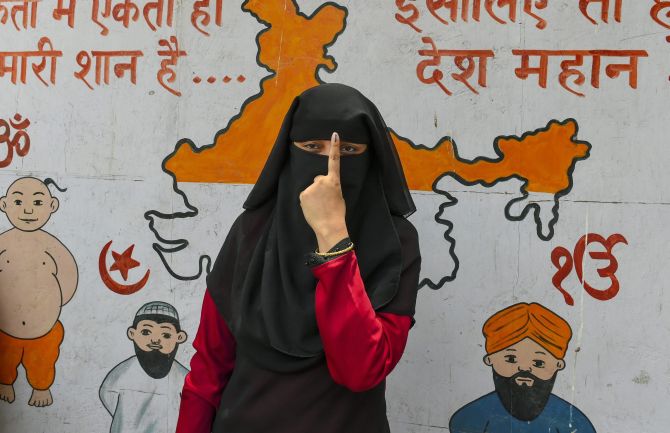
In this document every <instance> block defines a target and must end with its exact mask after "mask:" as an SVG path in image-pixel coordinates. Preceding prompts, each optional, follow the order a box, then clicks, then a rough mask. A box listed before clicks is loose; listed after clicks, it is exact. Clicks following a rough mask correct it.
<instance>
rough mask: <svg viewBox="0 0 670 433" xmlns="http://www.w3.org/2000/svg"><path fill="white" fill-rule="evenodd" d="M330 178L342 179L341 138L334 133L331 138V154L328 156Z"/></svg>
mask: <svg viewBox="0 0 670 433" xmlns="http://www.w3.org/2000/svg"><path fill="white" fill-rule="evenodd" d="M328 176H333V177H335V178H337V179H339V178H340V136H339V135H338V133H337V132H333V135H332V136H331V137H330V154H329V155H328Z"/></svg>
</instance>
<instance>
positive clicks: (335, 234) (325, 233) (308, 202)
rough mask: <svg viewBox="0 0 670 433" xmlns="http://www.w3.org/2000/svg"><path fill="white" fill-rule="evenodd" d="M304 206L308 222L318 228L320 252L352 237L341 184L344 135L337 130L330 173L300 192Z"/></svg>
mask: <svg viewBox="0 0 670 433" xmlns="http://www.w3.org/2000/svg"><path fill="white" fill-rule="evenodd" d="M300 206H301V207H302V213H303V215H304V216H305V220H306V221H307V224H309V226H310V227H311V228H312V230H314V234H315V235H316V239H317V241H318V243H319V251H321V252H326V251H328V250H330V249H331V248H332V247H333V245H335V244H336V243H338V242H339V241H341V240H342V239H344V238H346V237H349V233H348V232H347V224H346V222H345V214H346V205H345V203H344V198H343V197H342V187H341V185H340V137H339V135H338V134H337V132H333V135H332V136H331V138H330V152H329V154H328V174H327V175H326V176H317V177H315V178H314V183H313V184H311V185H310V186H308V187H307V188H306V189H305V190H304V191H303V192H301V193H300Z"/></svg>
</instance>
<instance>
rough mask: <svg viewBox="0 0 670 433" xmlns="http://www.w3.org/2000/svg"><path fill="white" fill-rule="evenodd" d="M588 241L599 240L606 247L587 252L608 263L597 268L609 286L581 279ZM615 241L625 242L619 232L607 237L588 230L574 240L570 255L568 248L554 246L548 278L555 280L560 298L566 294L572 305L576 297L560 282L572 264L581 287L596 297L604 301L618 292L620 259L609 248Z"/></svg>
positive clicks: (626, 242)
mask: <svg viewBox="0 0 670 433" xmlns="http://www.w3.org/2000/svg"><path fill="white" fill-rule="evenodd" d="M591 243H598V244H601V245H602V246H604V247H605V250H606V251H592V252H590V253H589V256H590V257H591V258H592V259H595V260H608V261H609V264H608V265H607V266H605V267H604V268H598V275H600V276H601V277H603V278H609V280H610V286H609V287H608V288H607V289H596V288H594V287H593V286H591V285H590V284H589V283H588V282H587V281H584V273H583V271H584V270H583V258H584V252H585V251H586V247H587V246H588V245H589V244H591ZM618 243H624V244H626V245H628V241H627V240H626V238H624V237H623V235H620V234H618V233H615V234H613V235H611V236H610V237H608V238H607V239H605V238H604V237H603V236H601V235H599V234H596V233H587V234H585V235H584V236H582V237H581V238H580V239H579V240H578V241H577V244H575V250H574V254H573V255H570V251H568V250H567V249H566V248H564V247H556V248H554V250H553V251H552V252H551V263H553V264H554V266H555V267H556V269H557V271H556V273H555V274H554V276H553V278H552V279H551V282H552V283H553V284H554V287H556V288H557V289H558V290H559V291H560V292H561V294H562V295H563V298H565V303H566V304H568V305H575V300H574V299H573V298H572V296H571V295H570V294H569V293H568V292H567V291H565V289H563V287H562V286H561V284H562V283H563V280H565V278H566V277H567V276H568V275H570V273H571V272H572V268H573V265H574V268H575V272H576V273H577V279H579V282H580V283H581V285H582V286H583V287H584V290H585V291H586V293H588V294H589V295H591V296H592V297H594V298H595V299H598V300H600V301H607V300H610V299H612V298H613V297H615V296H616V295H617V293H619V280H618V279H617V277H616V275H614V273H615V272H616V270H617V269H618V267H619V263H618V262H617V260H616V258H615V257H614V255H613V254H612V248H614V246H615V245H616V244H618ZM561 261H562V263H561Z"/></svg>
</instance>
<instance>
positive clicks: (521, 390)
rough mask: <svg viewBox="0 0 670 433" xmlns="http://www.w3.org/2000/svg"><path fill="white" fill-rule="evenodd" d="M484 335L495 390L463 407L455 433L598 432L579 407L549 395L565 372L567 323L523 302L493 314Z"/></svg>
mask: <svg viewBox="0 0 670 433" xmlns="http://www.w3.org/2000/svg"><path fill="white" fill-rule="evenodd" d="M483 333H484V337H485V338H486V356H484V364H486V365H488V366H489V367H491V368H492V370H493V383H494V385H495V391H493V392H491V393H489V394H486V395H485V396H483V397H481V398H479V399H477V400H475V401H473V402H471V403H468V404H467V405H465V406H463V407H462V408H461V409H459V410H458V411H457V412H456V413H455V414H454V415H453V416H452V417H451V420H450V421H449V431H450V432H451V433H484V432H486V433H539V432H543V433H567V432H570V433H595V429H594V428H593V425H592V424H591V422H590V421H589V419H588V418H587V417H586V416H585V415H584V414H583V413H582V412H581V411H580V410H579V409H577V408H576V407H574V406H573V405H571V404H570V403H568V402H567V401H565V400H563V399H561V398H559V397H557V396H555V395H554V394H552V393H551V390H552V388H553V386H554V381H555V380H556V375H557V374H558V372H559V371H561V370H563V369H564V368H565V361H564V357H565V353H566V351H567V350H568V343H569V342H570V338H572V330H571V329H570V325H569V324H568V322H566V321H565V320H563V319H562V318H561V317H560V316H558V315H557V314H555V313H554V312H552V311H551V310H549V309H547V308H545V307H543V306H542V305H540V304H536V303H533V304H526V303H519V304H515V305H512V306H510V307H507V308H505V309H504V310H502V311H499V312H497V313H495V314H494V315H493V316H491V317H490V318H489V319H488V320H487V321H486V323H485V324H484V328H483Z"/></svg>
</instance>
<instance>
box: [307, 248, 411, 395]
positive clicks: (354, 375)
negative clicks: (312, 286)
mask: <svg viewBox="0 0 670 433" xmlns="http://www.w3.org/2000/svg"><path fill="white" fill-rule="evenodd" d="M312 272H313V273H314V276H315V277H316V278H317V279H318V280H319V282H318V283H317V286H316V301H315V302H316V305H315V310H316V321H317V324H318V326H319V333H320V334H321V340H322V341H323V349H324V352H325V354H326V362H327V363H328V369H329V371H330V375H331V376H332V377H333V380H334V381H335V382H337V383H339V384H340V385H343V386H346V387H347V388H349V389H350V390H352V391H357V392H360V391H365V390H368V389H371V388H374V387H375V386H377V385H378V384H379V383H380V382H381V381H382V380H384V378H385V377H386V376H387V375H388V374H389V373H390V372H391V371H392V370H393V368H394V367H395V366H396V364H397V363H398V361H399V360H400V357H401V356H402V353H403V351H404V350H405V343H406V342H407V334H408V333H409V328H410V322H411V317H410V316H403V315H397V314H392V313H376V312H375V310H374V309H373V308H372V304H371V303H370V299H369V298H368V296H367V294H366V292H365V286H364V285H363V280H362V279H361V275H360V271H359V269H358V260H357V258H356V253H355V252H353V251H351V252H349V253H346V254H344V255H342V256H340V257H338V258H336V259H332V260H330V261H328V262H326V263H324V264H321V265H318V266H315V267H313V268H312Z"/></svg>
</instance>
